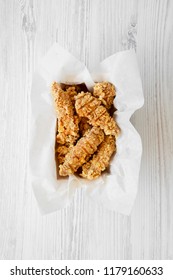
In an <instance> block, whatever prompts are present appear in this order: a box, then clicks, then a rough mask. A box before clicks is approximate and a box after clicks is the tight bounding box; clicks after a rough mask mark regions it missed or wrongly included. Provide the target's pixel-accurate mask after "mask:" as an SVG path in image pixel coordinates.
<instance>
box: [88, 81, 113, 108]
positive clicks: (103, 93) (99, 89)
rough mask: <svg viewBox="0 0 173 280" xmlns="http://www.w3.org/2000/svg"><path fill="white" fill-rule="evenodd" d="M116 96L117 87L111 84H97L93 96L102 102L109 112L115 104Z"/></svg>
mask: <svg viewBox="0 0 173 280" xmlns="http://www.w3.org/2000/svg"><path fill="white" fill-rule="evenodd" d="M115 94H116V92H115V87H114V85H113V84H111V83H109V82H102V83H96V84H95V86H94V89H93V95H94V96H95V97H97V98H98V99H99V100H101V102H102V104H103V105H104V106H105V107H106V108H107V109H108V110H109V109H110V108H111V106H112V104H113V100H114V97H115Z"/></svg>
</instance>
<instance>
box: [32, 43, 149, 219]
mask: <svg viewBox="0 0 173 280" xmlns="http://www.w3.org/2000/svg"><path fill="white" fill-rule="evenodd" d="M53 81H57V82H61V83H67V84H73V83H75V84H78V83H85V84H86V86H87V87H88V89H90V90H91V89H92V87H93V85H94V81H97V82H99V81H109V82H111V83H113V84H114V85H115V87H116V92H117V95H116V98H115V107H116V108H117V111H116V113H115V115H114V117H115V118H116V121H117V123H118V125H119V126H120V128H121V135H120V136H119V137H118V139H117V153H116V155H115V156H114V158H113V159H112V161H111V165H110V173H109V174H108V173H104V174H103V175H102V176H101V177H100V178H98V179H96V180H93V181H88V180H86V179H82V178H81V179H80V178H77V177H76V176H73V175H71V176H70V177H69V179H64V178H63V179H59V180H57V179H56V166H55V160H54V145H55V126H56V114H55V110H54V106H53V100H52V96H51V94H50V85H51V83H52V82H53ZM143 103H144V98H143V92H142V86H141V79H140V75H139V71H138V66H137V60H136V55H135V52H134V51H133V50H129V51H123V52H118V53H116V54H114V55H112V56H110V57H108V58H106V59H105V60H104V61H102V62H101V63H100V64H99V65H98V66H97V67H96V68H95V70H94V71H93V72H92V73H90V72H89V71H88V69H87V68H86V66H85V65H84V64H83V63H81V62H80V61H79V60H78V59H76V58H75V57H74V56H72V55H71V54H70V53H69V52H67V51H66V50H64V49H63V48H62V47H60V46H59V45H58V44H54V45H53V46H52V47H51V49H50V50H49V51H48V53H47V54H46V55H45V57H44V58H43V59H42V61H41V63H40V65H39V67H38V69H37V71H36V72H35V74H34V76H33V84H32V90H31V118H32V120H31V123H30V128H31V129H30V152H29V153H30V157H29V158H30V160H29V162H30V164H29V166H30V182H31V184H32V186H33V190H34V193H35V196H36V199H37V201H38V205H39V208H40V210H41V212H42V213H43V214H46V213H50V212H53V211H56V210H58V209H61V208H63V207H65V206H67V205H68V204H69V203H70V202H71V200H72V197H73V195H74V193H75V191H76V189H77V188H82V189H83V192H84V193H85V195H87V196H90V197H91V199H93V200H95V203H101V204H102V205H103V207H106V208H108V209H111V210H114V211H117V212H120V213H123V214H126V215H129V214H130V212H131V209H132V206H133V203H134V200H135V197H136V193H137V185H138V176H139V169H140V161H141V154H142V145H141V139H140V136H139V134H138V133H137V132H136V130H135V128H134V127H133V126H132V124H131V123H130V121H129V119H130V117H131V115H132V114H133V113H134V111H135V110H137V109H138V108H140V107H141V106H142V105H143Z"/></svg>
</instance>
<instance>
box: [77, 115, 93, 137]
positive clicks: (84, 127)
mask: <svg viewBox="0 0 173 280" xmlns="http://www.w3.org/2000/svg"><path fill="white" fill-rule="evenodd" d="M91 128H92V126H91V125H89V123H88V119H87V118H81V119H80V123H79V131H80V134H81V135H82V136H84V135H85V134H86V133H87V131H89V130H90V129H91Z"/></svg>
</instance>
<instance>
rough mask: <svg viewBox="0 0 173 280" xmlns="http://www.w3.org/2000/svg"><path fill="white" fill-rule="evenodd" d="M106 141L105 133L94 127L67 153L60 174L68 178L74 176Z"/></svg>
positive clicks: (60, 167)
mask: <svg viewBox="0 0 173 280" xmlns="http://www.w3.org/2000/svg"><path fill="white" fill-rule="evenodd" d="M103 139H104V133H103V131H102V130H101V129H100V128H99V127H93V128H92V129H91V130H90V131H88V132H87V133H86V135H85V136H84V137H82V138H80V139H79V140H78V142H77V144H76V145H75V146H74V147H73V148H72V149H70V152H69V153H67V155H66V157H65V161H64V163H63V164H62V165H60V166H59V169H60V171H59V174H60V175H61V176H67V175H69V174H73V173H74V172H76V171H77V169H78V168H79V167H80V166H82V165H83V164H84V163H85V162H86V161H87V160H88V158H89V157H90V156H91V155H92V154H93V153H94V152H95V151H96V150H97V147H98V146H99V145H100V143H101V142H102V141H103Z"/></svg>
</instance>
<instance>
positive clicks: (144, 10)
mask: <svg viewBox="0 0 173 280" xmlns="http://www.w3.org/2000/svg"><path fill="white" fill-rule="evenodd" d="M172 14H173V1H171V0H152V1H150V0H139V1H138V0H121V1H120V0H83V1H81V0H72V1H69V0H43V1H41V0H31V1H30V0H28V1H27V0H26V1H25V0H18V1H17V0H14V1H10V0H7V1H3V0H1V1H0V94H1V98H0V259H173V124H172V122H173V109H172V107H173V79H172V74H173V48H172V46H173V20H172ZM56 41H57V42H59V43H60V44H61V45H62V46H63V47H65V48H67V49H69V50H70V52H72V53H73V54H74V55H75V56H76V57H78V58H79V59H80V60H82V61H84V62H85V63H86V65H87V66H88V67H89V68H90V69H91V68H92V67H93V66H94V65H96V64H97V63H98V62H99V61H101V60H102V59H104V58H106V57H107V56H109V55H111V54H113V53H115V52H116V51H119V50H125V49H130V48H135V49H136V52H137V56H138V62H139V68H140V72H141V77H142V82H143V89H144V95H145V105H144V107H143V108H142V109H141V110H139V111H138V112H136V113H135V114H134V116H133V118H132V123H133V124H134V126H135V127H136V128H137V130H138V131H139V133H140V135H141V137H142V142H143V158H142V165H141V172H140V180H139V192H138V195H137V199H136V202H135V205H134V208H133V211H132V214H131V216H129V217H126V216H123V215H120V214H117V213H114V212H111V211H108V210H105V209H103V208H102V207H101V206H98V205H95V204H94V203H93V202H92V201H91V200H89V199H87V198H85V197H84V196H83V193H82V191H81V190H79V191H78V192H77V193H76V196H75V197H74V200H73V203H72V204H71V206H70V207H69V208H67V209H63V210H62V211H59V212H56V213H53V214H50V215H47V216H41V215H40V212H39V210H38V206H37V203H36V201H35V197H34V195H33V191H32V189H31V187H30V186H29V185H28V184H27V181H28V174H27V156H28V124H29V123H28V122H29V119H28V114H29V102H28V100H29V95H30V87H31V81H32V73H33V69H34V67H35V65H36V64H37V63H38V61H39V59H40V58H41V57H42V56H43V55H44V54H45V52H46V51H47V50H48V49H49V47H50V46H51V45H52V44H53V43H54V42H56Z"/></svg>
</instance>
